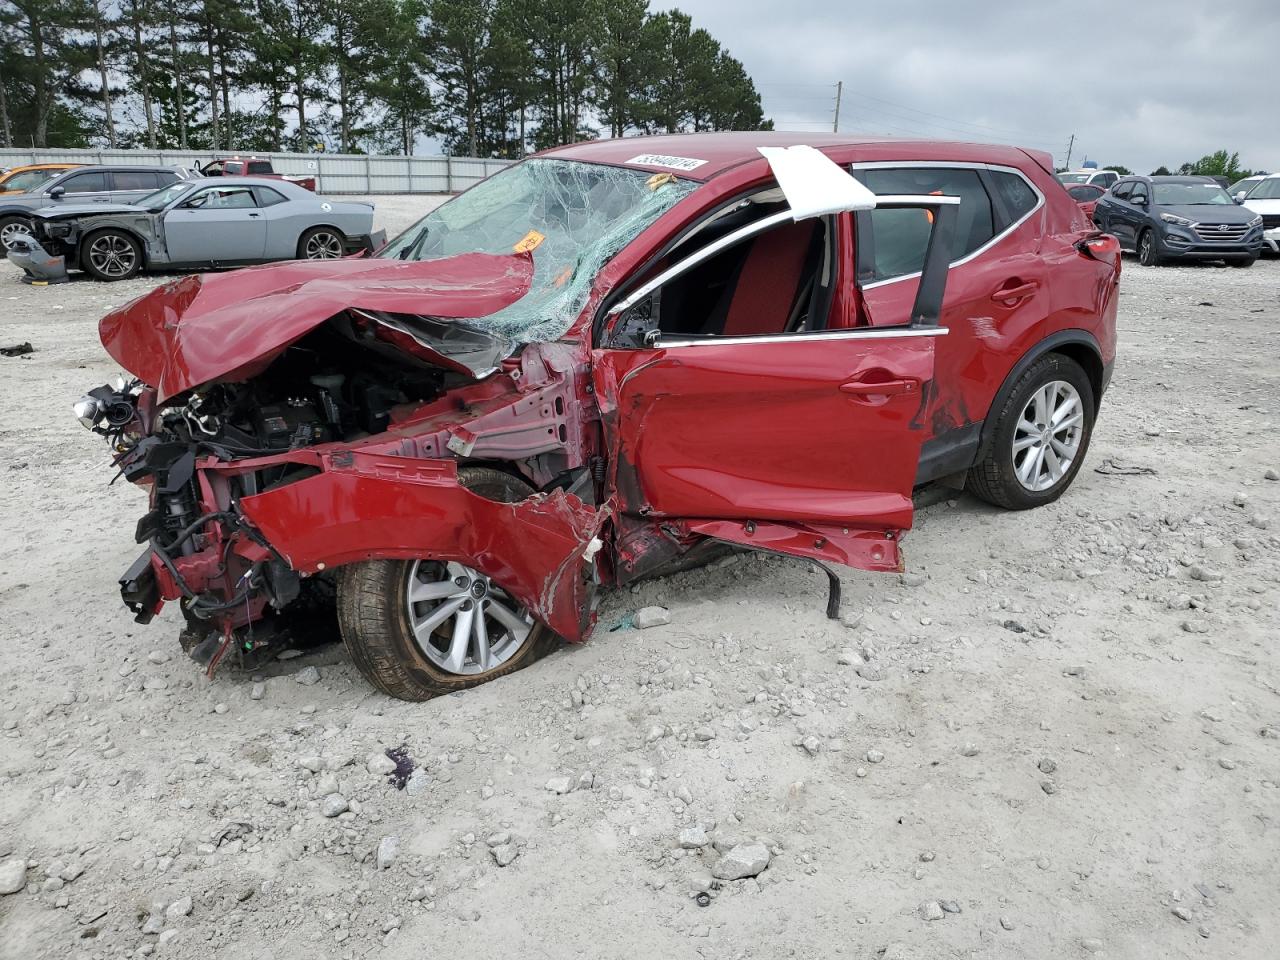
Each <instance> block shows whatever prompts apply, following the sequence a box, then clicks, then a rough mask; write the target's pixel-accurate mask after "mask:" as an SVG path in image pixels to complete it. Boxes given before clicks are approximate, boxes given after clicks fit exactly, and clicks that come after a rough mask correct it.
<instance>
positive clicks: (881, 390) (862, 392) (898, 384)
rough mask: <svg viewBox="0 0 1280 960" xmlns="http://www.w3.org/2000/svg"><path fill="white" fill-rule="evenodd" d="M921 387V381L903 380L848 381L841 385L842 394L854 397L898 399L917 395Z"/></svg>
mask: <svg viewBox="0 0 1280 960" xmlns="http://www.w3.org/2000/svg"><path fill="white" fill-rule="evenodd" d="M919 386H920V381H919V380H912V379H909V378H902V379H898V380H881V381H879V382H878V383H877V382H875V381H872V380H848V381H846V382H845V383H842V384H840V392H841V393H847V394H849V395H850V396H854V397H896V396H901V395H902V394H905V393H915V392H916V388H917V387H919Z"/></svg>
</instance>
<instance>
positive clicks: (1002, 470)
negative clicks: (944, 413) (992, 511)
mask: <svg viewBox="0 0 1280 960" xmlns="http://www.w3.org/2000/svg"><path fill="white" fill-rule="evenodd" d="M1093 417H1094V397H1093V387H1092V385H1091V384H1090V383H1089V378H1088V376H1087V375H1086V374H1085V372H1084V370H1083V369H1082V368H1081V366H1080V364H1078V363H1076V362H1075V361H1074V360H1072V359H1070V358H1069V357H1065V356H1063V355H1062V354H1060V353H1051V354H1049V355H1048V356H1046V357H1044V358H1042V359H1040V360H1038V361H1037V362H1036V363H1034V364H1032V366H1031V369H1029V370H1028V371H1027V372H1026V373H1024V374H1023V375H1022V376H1021V377H1019V378H1018V382H1017V383H1016V384H1014V387H1013V390H1012V391H1011V392H1010V394H1009V398H1008V399H1007V400H1006V401H1005V403H1004V407H1003V409H1002V410H1000V411H999V413H998V414H997V415H996V421H995V424H994V428H995V429H994V433H993V434H992V436H991V443H990V444H989V445H988V451H987V456H986V458H985V459H984V460H982V461H981V462H980V463H978V464H977V465H976V466H974V467H973V468H972V469H970V471H969V479H968V487H969V489H970V490H971V491H972V492H973V493H974V495H976V496H978V497H980V498H982V499H983V500H986V501H987V502H988V503H994V504H995V505H996V506H999V507H1004V508H1006V509H1009V510H1027V509H1029V508H1031V507H1039V506H1043V505H1044V504H1046V503H1052V502H1053V501H1054V500H1057V499H1058V498H1059V497H1060V496H1062V494H1063V493H1064V492H1065V491H1066V489H1067V487H1069V486H1071V481H1072V480H1074V479H1075V476H1076V474H1077V473H1078V472H1079V471H1080V464H1081V463H1083V462H1084V456H1085V453H1086V452H1087V451H1088V449H1089V438H1090V436H1091V435H1092V433H1093Z"/></svg>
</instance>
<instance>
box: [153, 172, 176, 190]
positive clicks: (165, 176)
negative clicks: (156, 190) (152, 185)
mask: <svg viewBox="0 0 1280 960" xmlns="http://www.w3.org/2000/svg"><path fill="white" fill-rule="evenodd" d="M155 178H156V184H157V185H159V186H161V187H165V186H168V185H169V184H171V183H177V182H178V175H177V174H176V173H174V172H173V171H172V170H157V171H156V172H155Z"/></svg>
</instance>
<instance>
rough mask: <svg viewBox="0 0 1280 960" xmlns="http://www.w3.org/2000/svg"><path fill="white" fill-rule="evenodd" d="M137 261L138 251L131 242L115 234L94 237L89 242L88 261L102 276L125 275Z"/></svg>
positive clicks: (131, 270) (127, 274)
mask: <svg viewBox="0 0 1280 960" xmlns="http://www.w3.org/2000/svg"><path fill="white" fill-rule="evenodd" d="M137 261H138V251H137V250H136V249H135V248H134V246H133V244H132V243H130V242H129V241H128V240H126V239H125V238H124V237H121V236H117V235H116V234H113V233H108V234H104V235H103V236H100V237H95V238H94V240H93V242H92V243H90V244H89V262H90V263H92V264H93V266H94V268H95V269H96V270H97V271H98V272H99V273H101V274H102V275H103V276H104V277H127V276H129V274H131V273H132V272H133V269H134V267H135V266H137Z"/></svg>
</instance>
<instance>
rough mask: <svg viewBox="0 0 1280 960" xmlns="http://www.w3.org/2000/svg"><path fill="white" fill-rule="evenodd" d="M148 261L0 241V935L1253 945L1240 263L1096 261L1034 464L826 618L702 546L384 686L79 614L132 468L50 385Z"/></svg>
mask: <svg viewBox="0 0 1280 960" xmlns="http://www.w3.org/2000/svg"><path fill="white" fill-rule="evenodd" d="M376 202H377V203H378V205H379V217H380V223H379V225H385V226H387V227H388V228H389V229H390V230H391V231H392V232H395V230H397V229H399V228H403V227H404V226H406V225H407V224H408V223H409V222H411V221H412V220H413V219H415V218H416V216H417V215H418V214H419V213H420V212H421V211H422V210H423V209H424V208H425V203H426V200H425V198H421V197H413V198H385V197H379V198H376ZM154 283H156V279H155V278H144V279H139V280H135V281H131V282H128V283H124V284H113V285H108V284H94V283H91V282H88V281H85V280H77V282H75V283H73V284H70V285H67V286H62V287H48V288H31V287H27V286H24V285H23V284H21V283H19V282H18V280H17V273H16V271H15V270H13V268H11V267H10V266H9V265H7V264H3V265H0V344H10V343H13V342H15V341H23V340H30V341H31V342H32V343H33V344H34V345H35V347H36V352H35V353H34V354H32V355H30V356H29V357H26V358H21V359H17V358H5V359H0V374H3V377H4V380H3V383H4V389H3V394H2V396H3V399H4V402H3V403H2V404H0V476H3V477H4V479H5V481H6V482H5V483H4V485H3V487H2V488H0V497H2V498H3V500H0V524H2V529H0V623H3V630H4V641H5V643H4V646H3V653H0V657H2V658H3V659H2V660H0V663H2V664H3V673H2V676H3V679H2V680H0V893H3V894H7V895H3V896H0V957H3V958H15V960H16V958H21V960H30V958H37V957H58V958H82V957H83V958H90V957H93V958H99V957H102V958H105V957H126V956H144V955H149V954H152V953H155V954H157V955H159V956H171V957H183V958H192V960H195V958H201V960H203V958H228V960H230V958H235V960H258V958H264V960H265V958H273V960H294V958H297V960H304V958H305V960H313V958H317V957H341V958H356V957H372V956H377V957H385V958H388V960H398V958H405V960H407V958H411V957H412V958H417V957H420V956H422V955H423V953H424V952H426V953H428V954H438V955H441V956H457V955H462V956H476V955H479V954H480V953H481V951H485V952H489V951H494V950H501V952H502V953H503V954H505V955H510V956H515V957H521V958H525V957H549V958H550V957H554V958H556V960H562V958H565V957H624V956H625V957H628V958H634V957H664V958H665V957H675V956H692V955H695V954H696V955H699V956H704V957H726V958H728V957H752V958H757V957H759V958H772V957H787V956H803V957H851V958H871V960H906V958H935V957H961V956H965V957H970V956H972V957H1019V958H1026V957H1068V958H1069V957H1077V956H1082V957H1087V956H1095V957H1103V956H1106V957H1112V958H1124V960H1129V958H1145V957H1152V958H1156V957H1158V958H1162V960H1168V958H1184V957H1195V958H1201V957H1206V956H1212V957H1231V958H1255V957H1256V958H1269V957H1274V956H1275V955H1276V944H1277V943H1278V942H1280V914H1278V913H1277V910H1276V889H1277V864H1278V863H1280V839H1278V835H1277V826H1276V822H1277V816H1280V792H1278V791H1277V782H1278V781H1280V739H1278V737H1280V657H1278V654H1277V652H1276V646H1275V641H1276V639H1277V615H1276V611H1277V604H1278V603H1280V560H1278V550H1277V548H1278V547H1280V528H1278V527H1277V524H1280V509H1278V506H1280V482H1273V480H1274V478H1275V476H1276V473H1275V472H1274V471H1277V470H1280V445H1278V444H1277V443H1276V441H1275V437H1276V435H1277V430H1278V429H1280V262H1278V261H1275V260H1271V261H1264V262H1261V263H1259V264H1257V266H1256V267H1254V268H1253V269H1252V270H1249V271H1242V270H1231V269H1225V268H1215V267H1198V268H1196V267H1183V268H1165V269H1149V268H1143V267H1140V266H1137V265H1136V264H1133V263H1132V262H1126V264H1125V277H1124V280H1123V286H1122V300H1121V311H1120V325H1121V352H1120V361H1119V365H1118V368H1117V372H1116V376H1115V381H1114V384H1113V386H1112V389H1111V392H1110V393H1109V394H1108V396H1107V399H1106V402H1105V403H1104V404H1103V408H1102V419H1101V422H1100V424H1099V427H1098V430H1097V432H1096V434H1095V437H1094V442H1093V448H1092V450H1091V451H1090V454H1089V460H1088V462H1087V463H1086V465H1085V469H1084V470H1083V472H1082V473H1081V474H1080V476H1079V478H1078V480H1077V482H1076V485H1075V487H1074V489H1073V490H1072V491H1071V492H1070V493H1069V494H1068V495H1067V496H1066V497H1065V498H1064V499H1062V500H1061V501H1059V502H1058V503H1057V504H1054V505H1052V506H1050V507H1046V508H1043V509H1040V510H1036V511H1032V512H1028V513H1016V514H1015V513H1004V512H1000V511H996V510H994V509H991V508H988V507H986V506H984V505H982V504H980V503H978V502H977V501H975V500H973V499H971V498H969V497H961V498H960V499H958V500H955V501H942V502H938V503H935V504H934V505H932V506H929V507H927V508H925V509H922V510H921V511H920V512H919V515H918V519H917V528H916V530H915V531H914V532H913V533H912V534H911V536H910V538H909V541H908V543H907V545H906V547H907V558H908V559H907V562H908V567H909V570H910V573H908V574H907V575H905V576H903V577H900V578H899V577H889V576H882V575H881V576H878V575H874V574H864V573H861V572H857V571H842V573H841V576H842V580H843V583H844V590H845V597H846V600H845V610H846V616H845V621H844V622H842V623H833V622H831V621H828V620H826V619H824V616H823V605H824V597H825V592H824V584H823V580H822V578H821V577H820V576H817V575H815V573H814V572H813V571H812V570H811V569H810V568H809V567H808V565H807V564H804V563H800V562H790V561H785V560H780V559H769V558H756V557H743V558H732V559H730V560H728V561H725V562H721V563H720V564H718V565H716V566H714V567H712V568H709V569H703V570H699V571H694V572H690V573H686V574H682V575H678V576H675V577H672V578H669V579H667V580H664V581H660V582H654V583H649V584H645V585H643V586H641V587H639V588H638V589H635V590H632V591H623V592H619V593H616V594H614V595H612V596H610V597H609V598H608V599H607V601H606V603H605V605H604V607H603V610H602V616H601V621H602V625H601V628H600V630H599V632H598V633H597V635H596V637H595V638H594V639H593V640H592V641H591V642H590V643H588V644H586V645H584V646H581V647H577V648H573V649H565V650H563V651H561V652H560V653H558V654H555V655H553V656H551V657H548V658H547V659H546V660H544V661H542V662H540V663H538V664H536V665H535V666H533V667H532V668H530V669H528V670H526V671H524V672H521V673H517V674H515V675H514V676H511V677H508V678H505V679H502V680H499V681H497V682H494V683H491V684H489V685H487V686H485V687H483V688H480V689H477V690H474V691H471V692H468V693H465V694H463V695H460V696H452V697H448V698H445V699H441V700H436V701H433V702H430V703H426V704H417V705H413V704H405V703H400V702H396V701H392V700H388V699H387V698H385V697H382V696H380V695H377V694H375V693H374V692H373V691H372V690H371V689H370V688H369V687H368V686H367V685H366V684H365V683H364V681H363V680H362V679H361V678H360V676H359V675H358V674H357V673H356V671H355V670H354V668H353V667H352V666H351V665H350V663H349V661H348V659H347V657H346V656H345V653H344V651H343V649H342V647H341V646H340V645H328V646H323V647H320V648H319V649H317V650H315V651H313V652H311V653H308V654H306V655H304V656H302V657H299V658H295V659H291V660H285V661H280V662H277V663H275V664H273V665H272V666H271V667H270V668H269V669H264V670H262V671H261V672H260V673H259V674H257V675H250V674H247V673H241V672H237V671H236V670H233V669H226V670H223V671H222V672H221V673H219V675H218V676H217V678H216V679H215V680H214V681H213V682H208V681H206V680H205V679H204V677H203V676H202V675H201V674H200V673H199V672H198V671H197V670H196V669H195V668H194V667H193V666H192V665H191V664H190V663H189V662H188V661H185V660H184V659H183V658H182V657H181V656H180V654H179V651H178V648H177V644H176V643H175V642H174V640H175V635H176V632H177V620H178V619H179V618H178V616H177V615H176V611H174V610H173V609H172V608H170V609H169V610H167V611H166V612H165V615H164V616H163V617H162V618H161V619H160V620H159V621H158V622H157V623H155V624H153V625H151V626H150V627H146V628H143V627H139V626H137V625H136V624H134V623H133V622H132V621H131V620H130V618H129V616H128V615H127V613H126V611H125V610H124V609H123V607H122V606H121V605H120V603H119V601H118V600H117V589H116V583H115V581H116V577H117V576H118V574H119V573H120V572H121V571H122V570H123V569H124V568H125V567H126V566H127V564H128V563H129V562H130V561H131V560H132V559H133V557H134V555H135V554H136V552H137V548H136V546H135V545H134V544H133V542H132V532H133V525H134V522H135V519H136V517H137V516H138V515H139V514H140V513H141V512H142V496H141V494H140V492H139V491H138V490H135V489H132V488H130V487H128V486H127V485H126V484H123V483H122V484H117V485H116V486H113V487H108V486H107V480H108V479H109V477H110V471H109V469H108V466H107V462H106V461H107V454H106V450H105V449H104V447H103V445H102V444H101V442H100V441H99V440H97V438H95V437H92V436H91V435H90V434H88V433H87V432H85V431H84V430H83V429H82V428H81V427H80V426H79V425H78V424H76V423H75V421H74V419H73V418H72V416H71V414H70V410H69V403H70V401H71V400H73V399H75V397H77V396H79V395H80V394H81V393H82V392H83V391H84V390H85V389H87V388H89V387H92V386H95V385H97V384H99V383H102V382H104V381H105V380H106V379H108V378H109V377H110V376H111V375H112V374H113V373H114V367H113V365H112V363H111V362H110V360H109V359H108V358H107V357H106V356H105V354H104V353H103V351H102V350H101V348H100V347H99V345H98V342H97V339H96V335H95V328H96V321H97V319H98V317H99V316H100V315H101V314H102V313H103V312H105V311H106V310H107V309H109V308H110V307H112V306H114V305H116V304H119V303H121V302H123V301H124V300H126V299H128V298H130V297H133V296H136V295H138V294H139V293H142V292H143V291H145V290H146V289H148V288H149V287H150V286H151V285H153V284H154ZM1268 471H1272V472H1271V473H1270V474H1268ZM1268 475H1269V476H1270V477H1271V478H1273V479H1272V480H1268V479H1266V477H1267V476H1268ZM650 605H661V606H664V607H666V608H668V609H669V611H670V623H669V624H665V625H659V626H654V627H651V628H648V629H643V630H638V629H634V628H632V627H631V626H630V623H631V620H630V615H631V614H633V613H634V612H635V611H636V610H638V609H639V608H642V607H646V606H650ZM659 619H661V618H659ZM397 748H398V749H399V751H400V753H399V754H398V756H401V757H407V758H411V759H410V760H405V761H402V762H401V765H400V768H399V773H400V774H403V773H405V772H407V770H408V767H409V765H410V763H412V765H413V766H414V767H415V768H416V769H415V771H414V772H413V774H412V776H411V777H410V778H409V779H408V781H407V783H406V784H405V785H404V789H397V786H396V785H395V783H393V782H392V781H393V780H394V779H395V778H396V775H397V774H396V772H394V771H391V770H390V768H391V767H393V766H395V764H394V762H393V761H392V760H389V759H388V758H387V756H386V751H387V750H388V749H397ZM402 782H403V780H402ZM750 874H755V876H754V877H751V876H749V875H750ZM733 877H745V878H744V879H731V878H733ZM700 893H705V894H706V896H705V897H702V898H699V897H698V896H697V895H698V894H700ZM575 918H576V919H575Z"/></svg>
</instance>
